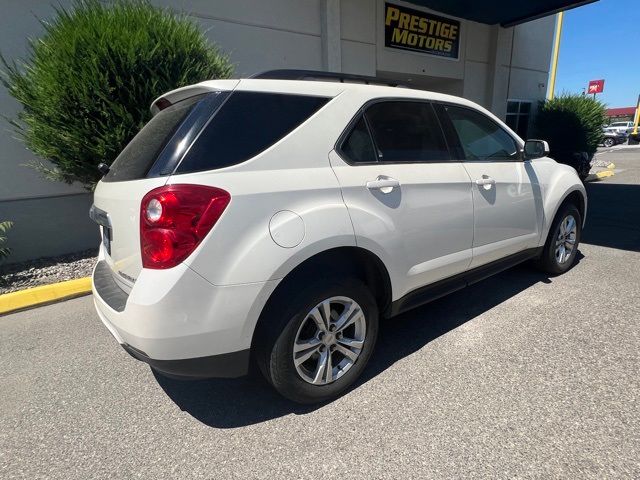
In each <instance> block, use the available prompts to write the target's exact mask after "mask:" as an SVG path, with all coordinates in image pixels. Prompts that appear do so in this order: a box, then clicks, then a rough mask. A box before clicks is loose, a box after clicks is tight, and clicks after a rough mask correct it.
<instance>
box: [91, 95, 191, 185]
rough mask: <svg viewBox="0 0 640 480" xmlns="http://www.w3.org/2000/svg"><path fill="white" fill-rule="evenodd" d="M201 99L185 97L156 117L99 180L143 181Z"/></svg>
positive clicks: (134, 138)
mask: <svg viewBox="0 0 640 480" xmlns="http://www.w3.org/2000/svg"><path fill="white" fill-rule="evenodd" d="M201 98H202V95H196V96H193V97H189V98H188V99H186V100H183V101H181V102H178V103H176V104H174V105H171V106H170V107H167V108H165V109H164V110H162V111H160V112H159V113H158V114H156V115H155V116H154V117H153V118H152V119H151V120H150V121H149V123H147V124H146V125H145V126H144V127H143V128H142V130H140V131H139V132H138V134H137V135H136V136H135V137H133V140H131V142H129V144H128V145H127V146H126V147H125V149H124V150H122V152H121V153H120V155H118V157H117V158H116V159H115V161H114V162H113V164H112V165H111V167H110V169H109V173H107V175H105V177H104V178H103V180H104V181H106V182H121V181H125V180H136V179H139V178H144V177H145V176H146V175H147V172H148V171H149V169H150V168H151V166H152V165H153V164H154V162H155V161H156V159H157V158H158V155H159V154H160V152H161V151H162V149H163V148H164V146H165V144H166V143H167V142H168V141H169V139H170V138H171V137H172V136H173V133H174V132H175V131H176V129H177V128H178V127H179V126H180V124H181V123H182V121H183V120H184V118H185V117H186V116H187V114H188V113H189V112H190V111H191V109H192V108H193V106H194V105H195V104H196V103H197V102H198V100H200V99H201Z"/></svg>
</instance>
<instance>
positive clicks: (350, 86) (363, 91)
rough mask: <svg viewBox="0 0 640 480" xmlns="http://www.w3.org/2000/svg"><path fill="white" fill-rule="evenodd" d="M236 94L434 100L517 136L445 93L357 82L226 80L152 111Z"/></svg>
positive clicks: (189, 90)
mask: <svg viewBox="0 0 640 480" xmlns="http://www.w3.org/2000/svg"><path fill="white" fill-rule="evenodd" d="M220 90H223V91H224V90H235V91H249V92H273V93H289V94H296V95H317V96H326V97H337V96H338V95H340V94H342V93H345V92H355V93H358V94H359V95H361V96H362V98H363V101H364V102H366V101H368V100H370V99H376V98H414V99H420V100H431V101H436V102H446V103H455V104H458V105H462V106H467V107H470V108H474V109H476V110H480V111H481V112H483V113H485V114H486V115H488V116H490V117H492V118H493V119H494V120H495V121H497V122H498V123H500V124H501V125H502V126H503V127H504V128H506V129H507V130H509V131H510V132H511V133H512V134H513V135H514V136H515V137H516V138H518V135H517V134H516V133H515V132H514V131H513V130H511V129H510V128H509V127H508V126H507V125H505V124H504V122H502V121H501V120H500V119H499V118H498V117H496V116H495V115H494V114H493V113H491V112H490V111H488V110H487V109H485V108H483V107H482V106H480V105H478V104H477V103H474V102H472V101H470V100H467V99H465V98H461V97H456V96H453V95H447V94H444V93H438V92H431V91H427V90H418V89H413V88H406V87H390V86H385V85H370V84H365V83H362V82H360V83H355V82H353V83H352V82H338V81H322V80H275V79H262V78H243V79H227V80H207V81H204V82H201V83H197V84H195V85H189V86H187V87H182V88H178V89H176V90H172V91H171V92H167V93H165V94H164V95H162V96H161V97H158V98H157V99H156V100H155V101H154V102H153V103H152V105H151V111H152V112H154V113H156V111H157V107H156V102H158V100H160V99H161V98H166V99H167V100H169V101H170V102H171V103H175V102H178V101H180V100H183V99H185V98H187V97H190V96H192V95H198V94H200V93H206V92H208V91H220Z"/></svg>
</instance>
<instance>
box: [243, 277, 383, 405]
mask: <svg viewBox="0 0 640 480" xmlns="http://www.w3.org/2000/svg"><path fill="white" fill-rule="evenodd" d="M277 295H278V298H276V299H274V301H273V302H270V305H269V307H268V311H266V312H265V317H264V318H263V319H261V322H260V326H259V329H258V331H257V332H256V334H257V335H259V337H258V339H259V340H258V341H257V342H256V343H255V345H254V346H255V353H256V355H255V359H256V362H257V363H258V367H259V368H260V370H261V371H262V373H263V375H264V376H265V378H266V379H267V381H268V382H269V383H270V384H271V385H272V386H273V387H274V388H275V389H276V390H277V391H278V392H279V393H280V394H281V395H283V396H284V397H286V398H288V399H290V400H293V401H294V402H297V403H304V404H311V403H320V402H324V401H327V400H330V399H333V398H335V397H337V396H339V395H340V394H341V393H343V392H344V391H345V390H346V389H348V388H349V387H350V386H351V385H353V383H354V382H355V381H356V380H357V379H358V377H359V376H360V374H361V373H362V371H363V370H364V368H365V366H366V365H367V363H368V361H369V358H370V357H371V354H372V352H373V349H374V347H375V343H376V339H377V336H378V315H379V314H378V307H377V304H376V301H375V299H374V298H373V295H372V294H371V292H370V291H369V289H368V288H367V287H366V286H365V285H364V284H363V283H362V282H361V281H360V280H358V279H356V278H345V279H331V278H327V279H322V280H319V281H316V282H313V283H311V284H307V285H305V286H304V287H303V288H300V287H299V285H295V286H290V288H285V289H284V290H282V291H280V292H277ZM333 297H347V298H349V299H352V300H354V301H355V302H356V303H357V304H358V305H359V306H360V308H361V310H362V312H363V314H364V322H365V325H366V335H365V336H364V344H363V346H362V349H361V350H360V353H359V356H358V357H357V359H356V360H355V362H353V364H352V365H351V366H350V368H349V369H345V370H346V371H345V372H344V373H343V374H342V373H341V372H339V373H341V375H342V376H340V377H339V378H337V379H336V380H333V381H332V382H331V383H327V384H325V385H313V384H311V383H309V382H308V381H306V380H304V379H303V378H302V376H301V375H300V374H299V373H298V371H297V370H296V366H295V365H294V360H293V358H294V353H293V349H294V343H295V341H296V336H297V334H298V330H299V329H301V328H306V327H302V325H303V323H305V322H308V321H309V320H308V314H309V312H310V311H311V310H312V309H314V307H316V306H317V305H318V304H320V303H321V302H323V301H324V300H326V299H330V298H333ZM336 312H337V311H336V310H334V313H336ZM321 348H324V349H326V351H327V353H328V352H329V349H328V347H321ZM314 355H316V354H314ZM317 355H318V356H319V355H320V354H319V353H318V354H317ZM331 355H332V356H333V355H336V356H337V358H340V356H341V355H342V354H339V353H338V354H331ZM344 358H346V357H344ZM313 361H314V360H313V359H311V360H310V362H313ZM336 368H337V366H336Z"/></svg>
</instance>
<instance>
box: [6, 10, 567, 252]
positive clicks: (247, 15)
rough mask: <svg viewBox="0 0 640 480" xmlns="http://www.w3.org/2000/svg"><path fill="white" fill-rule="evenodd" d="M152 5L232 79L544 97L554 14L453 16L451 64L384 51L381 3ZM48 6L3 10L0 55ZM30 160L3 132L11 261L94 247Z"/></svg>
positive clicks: (82, 203) (59, 192)
mask: <svg viewBox="0 0 640 480" xmlns="http://www.w3.org/2000/svg"><path fill="white" fill-rule="evenodd" d="M104 1H109V0H104ZM392 1H394V3H398V4H401V5H402V4H404V5H406V6H409V7H411V8H414V9H419V7H417V6H415V5H412V4H408V3H403V2H401V1H399V0H392ZM153 2H154V3H155V4H157V5H160V6H164V7H169V8H171V9H174V10H176V11H184V12H186V13H187V14H188V15H189V16H190V17H191V18H192V19H193V20H194V21H195V22H197V23H198V24H199V25H200V26H201V27H202V29H203V31H204V32H205V34H206V36H207V37H208V38H209V39H210V40H212V41H215V42H216V43H217V44H218V45H219V46H220V48H221V49H222V50H224V51H226V52H227V53H228V54H229V55H230V57H231V60H232V62H233V63H234V64H235V66H236V75H238V76H247V75H250V74H253V73H256V72H259V71H263V70H269V69H276V68H297V69H312V70H334V71H343V72H346V73H356V74H363V75H379V76H384V77H392V78H394V79H397V80H401V81H404V82H406V83H409V84H411V85H413V86H414V87H416V88H424V89H429V90H435V91H440V92H445V93H450V94H454V95H460V96H464V97H466V98H469V99H471V100H473V101H476V102H478V103H479V104H481V105H483V106H485V107H487V108H489V109H490V110H492V111H493V112H494V113H496V114H497V115H498V116H500V117H502V118H504V117H505V112H506V101H507V98H513V99H520V100H530V101H532V102H533V103H534V105H535V103H536V101H537V100H541V99H543V98H544V93H545V91H546V83H547V76H548V70H549V61H550V55H551V44H552V40H553V29H554V25H555V23H554V22H555V19H554V17H547V18H543V19H540V20H536V21H533V22H530V23H527V24H523V25H519V26H516V27H513V28H509V29H504V28H500V27H499V26H495V25H494V26H490V25H484V24H479V23H475V22H470V21H466V20H462V19H458V20H460V22H461V37H460V53H459V59H457V60H451V59H444V58H438V57H434V56H430V55H426V54H422V53H413V52H404V51H401V50H396V49H388V48H386V47H385V46H384V26H383V24H384V0H304V1H300V0H268V1H266V0H265V1H261V2H258V1H255V0H216V1H215V2H212V1H210V0H153ZM60 3H61V4H62V5H63V6H64V5H69V4H70V3H71V1H70V0H62V1H61V2H60ZM50 4H51V2H42V1H40V0H22V1H21V2H5V3H4V4H3V7H2V8H3V15H2V16H1V17H0V49H1V51H2V53H3V54H4V55H5V57H6V58H8V59H13V58H20V57H24V56H25V53H26V51H27V49H26V47H27V38H28V37H31V38H37V37H38V36H39V35H40V33H41V31H42V28H41V26H40V25H39V23H38V21H37V19H36V17H38V18H42V19H47V18H49V17H50V16H51V15H52V14H53V8H52V7H51V6H50ZM424 10H426V9H424ZM427 11H428V10H427ZM436 13H437V12H436ZM18 108H19V107H18V105H17V103H16V102H15V101H14V100H13V99H12V98H11V97H10V96H9V94H8V93H7V91H6V90H5V89H4V87H0V112H1V113H2V114H4V115H7V116H9V117H13V116H15V114H16V112H17V111H18ZM33 161H38V159H36V158H35V157H34V156H33V154H31V153H30V152H29V151H28V150H26V149H25V148H24V145H23V144H22V143H21V142H20V141H19V140H16V139H14V138H12V135H11V133H10V132H9V131H7V129H3V131H2V133H0V221H2V220H4V219H8V220H13V221H14V222H15V224H16V225H15V227H14V229H13V230H12V231H11V233H10V242H9V246H10V247H12V248H13V250H14V253H13V255H12V257H11V261H20V260H23V259H28V258H35V257H39V256H50V255H58V254H62V253H70V252H73V251H77V250H82V249H85V248H89V247H91V246H95V245H97V243H98V241H99V239H98V233H97V228H96V227H95V226H94V225H93V224H92V223H91V221H90V220H89V219H88V216H87V210H88V207H89V206H90V204H91V195H90V194H89V193H87V192H85V191H84V190H83V189H82V188H81V187H80V186H77V185H65V184H62V183H57V182H51V181H49V180H45V179H43V178H42V176H41V175H40V173H38V172H36V171H35V170H33V169H31V168H28V167H25V166H24V165H25V164H27V163H30V162H33Z"/></svg>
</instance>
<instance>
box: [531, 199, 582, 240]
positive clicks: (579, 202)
mask: <svg viewBox="0 0 640 480" xmlns="http://www.w3.org/2000/svg"><path fill="white" fill-rule="evenodd" d="M583 190H584V187H583V188H582V190H581V189H579V188H570V189H568V190H567V191H566V192H565V193H564V195H563V196H562V197H561V200H560V201H559V202H557V204H556V207H555V209H554V210H553V213H552V215H550V216H549V217H547V218H548V221H547V222H546V225H545V230H544V235H543V236H542V239H541V240H542V242H543V244H544V242H546V240H547V237H548V235H549V229H550V228H551V225H552V224H553V221H554V219H555V218H556V215H558V212H559V211H560V209H561V208H562V207H563V206H564V205H566V204H567V203H573V204H574V205H575V206H576V207H577V208H578V212H580V217H582V226H583V227H584V225H585V222H586V215H587V196H586V192H584V191H583Z"/></svg>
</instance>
